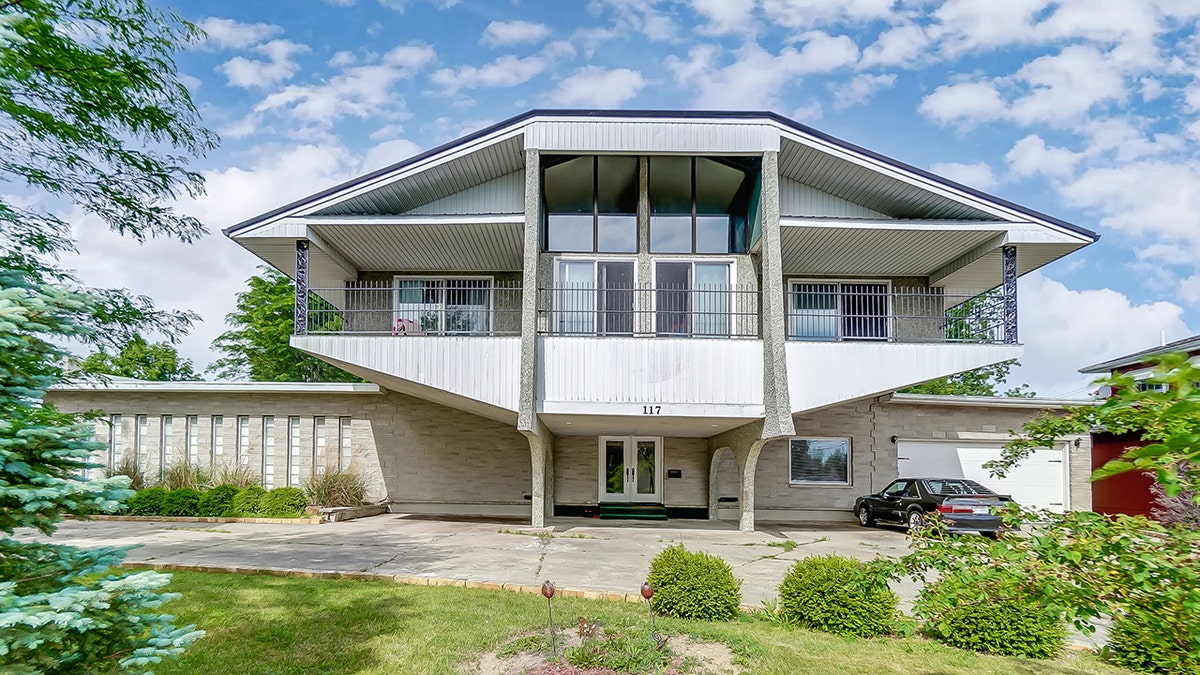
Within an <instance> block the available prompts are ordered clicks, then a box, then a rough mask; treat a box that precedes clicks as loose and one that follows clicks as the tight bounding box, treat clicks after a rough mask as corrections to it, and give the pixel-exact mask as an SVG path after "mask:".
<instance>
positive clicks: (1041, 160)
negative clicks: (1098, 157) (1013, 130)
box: [1004, 135, 1083, 177]
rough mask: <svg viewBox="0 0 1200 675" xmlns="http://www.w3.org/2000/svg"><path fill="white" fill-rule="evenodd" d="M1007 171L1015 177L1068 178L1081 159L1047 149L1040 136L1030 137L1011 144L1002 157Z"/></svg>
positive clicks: (1062, 149)
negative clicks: (1006, 164) (1007, 168)
mask: <svg viewBox="0 0 1200 675" xmlns="http://www.w3.org/2000/svg"><path fill="white" fill-rule="evenodd" d="M1004 159H1005V160H1006V161H1007V162H1008V167H1009V169H1010V170H1011V171H1012V172H1013V173H1014V174H1015V175H1017V176H1035V175H1038V174H1041V175H1044V176H1050V177H1064V176H1069V175H1070V174H1072V173H1073V172H1074V170H1075V165H1076V164H1078V163H1079V161H1080V160H1082V159H1083V155H1082V153H1076V152H1071V151H1070V150H1067V149H1066V148H1056V147H1049V146H1047V145H1046V141H1044V140H1042V137H1041V136H1037V135H1030V136H1026V137H1025V138H1022V139H1021V140H1019V141H1017V142H1016V143H1015V144H1013V146H1012V149H1011V150H1009V151H1008V153H1007V154H1005V155H1004Z"/></svg>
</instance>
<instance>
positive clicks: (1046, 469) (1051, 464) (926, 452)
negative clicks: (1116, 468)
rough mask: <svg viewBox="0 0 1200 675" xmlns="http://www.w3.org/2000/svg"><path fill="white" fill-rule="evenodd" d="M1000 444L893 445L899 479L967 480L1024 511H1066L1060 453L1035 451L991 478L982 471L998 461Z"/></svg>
mask: <svg viewBox="0 0 1200 675" xmlns="http://www.w3.org/2000/svg"><path fill="white" fill-rule="evenodd" d="M1002 445H1003V444H1002V443H980V442H963V441H905V440H899V441H897V442H896V449H897V453H898V460H899V463H898V468H899V473H900V476H901V477H905V478H915V477H918V476H937V477H942V478H969V479H971V480H973V481H976V482H978V483H982V484H983V485H986V486H988V487H989V488H991V489H992V490H995V491H996V492H999V493H1000V494H1005V495H1012V498H1013V499H1014V500H1016V502H1017V503H1018V504H1021V505H1022V506H1025V507H1030V508H1038V509H1047V510H1050V511H1054V512H1057V513H1062V512H1063V511H1064V510H1066V509H1067V508H1069V507H1070V504H1069V503H1068V492H1067V465H1066V462H1065V461H1064V460H1065V456H1064V451H1063V450H1062V449H1053V448H1043V449H1041V450H1037V451H1035V452H1034V453H1033V454H1032V455H1030V456H1029V457H1028V458H1027V459H1025V461H1023V462H1021V464H1019V465H1018V466H1017V467H1016V468H1014V469H1012V470H1011V471H1009V472H1008V475H1006V476H1005V477H1004V478H993V477H992V475H991V473H989V471H988V470H987V469H985V468H984V467H983V465H984V464H985V463H987V462H990V461H993V460H996V459H1000V448H1001V446H1002Z"/></svg>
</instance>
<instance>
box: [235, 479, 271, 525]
mask: <svg viewBox="0 0 1200 675" xmlns="http://www.w3.org/2000/svg"><path fill="white" fill-rule="evenodd" d="M265 494H267V491H266V490H264V489H263V488H262V486H261V485H247V486H246V487H244V488H242V489H241V490H238V493H237V494H236V495H234V496H233V500H232V501H231V502H230V503H229V515H231V516H237V517H239V518H251V517H253V516H255V515H256V514H257V513H258V508H259V502H261V501H262V498H263V495H265Z"/></svg>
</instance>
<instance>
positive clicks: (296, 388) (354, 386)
mask: <svg viewBox="0 0 1200 675" xmlns="http://www.w3.org/2000/svg"><path fill="white" fill-rule="evenodd" d="M50 391H55V392H57V391H63V392H66V391H88V392H106V393H114V394H116V393H127V394H128V393H153V394H159V393H162V394H166V393H171V394H215V393H228V394H381V393H383V389H381V388H380V387H379V385H377V384H372V383H370V382H208V381H194V382H159V381H151V380H137V379H134V378H130V377H106V378H104V381H101V380H90V381H86V382H84V381H78V382H69V383H63V384H56V385H54V386H52V387H50Z"/></svg>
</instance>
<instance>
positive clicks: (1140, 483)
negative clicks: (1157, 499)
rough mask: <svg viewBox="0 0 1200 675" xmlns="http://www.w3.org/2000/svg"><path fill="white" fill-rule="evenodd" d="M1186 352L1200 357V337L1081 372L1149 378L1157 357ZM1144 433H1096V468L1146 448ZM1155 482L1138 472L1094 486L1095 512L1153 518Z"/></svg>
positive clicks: (1127, 356)
mask: <svg viewBox="0 0 1200 675" xmlns="http://www.w3.org/2000/svg"><path fill="white" fill-rule="evenodd" d="M1175 352H1185V353H1187V355H1188V356H1191V357H1196V356H1200V335H1193V336H1192V337H1188V338H1184V339H1182V340H1176V341H1175V342H1170V343H1167V344H1165V345H1162V346H1161V347H1154V348H1151V349H1146V350H1143V351H1140V352H1135V353H1133V354H1128V355H1126V356H1122V357H1120V358H1116V359H1112V360H1110V361H1105V362H1104V363H1097V364H1096V365H1093V366H1088V367H1087V368H1083V369H1081V370H1080V371H1079V372H1081V373H1085V374H1095V375H1109V374H1118V373H1119V374H1124V375H1130V376H1132V377H1134V378H1137V377H1138V376H1139V375H1142V374H1143V373H1144V374H1146V375H1149V374H1150V372H1151V369H1152V367H1153V366H1152V364H1151V361H1152V360H1153V358H1154V357H1156V356H1161V355H1163V354H1171V353H1175ZM1146 443H1147V442H1146V441H1143V440H1142V439H1141V436H1140V434H1137V433H1131V434H1112V433H1108V432H1107V431H1096V432H1093V433H1092V469H1093V470H1094V469H1098V468H1100V467H1101V466H1104V464H1106V463H1107V462H1108V461H1109V460H1111V459H1115V458H1117V457H1120V456H1121V455H1122V454H1124V453H1125V451H1126V450H1128V449H1129V448H1134V447H1140V446H1143V445H1146ZM1152 485H1154V479H1153V478H1151V477H1150V476H1149V475H1147V474H1145V473H1141V472H1137V471H1129V472H1126V473H1123V474H1119V475H1116V476H1112V477H1110V478H1105V479H1103V480H1099V481H1096V482H1094V483H1092V510H1093V511H1096V512H1097V513H1109V514H1115V513H1124V514H1128V515H1134V516H1146V517H1151V514H1150V509H1151V507H1152V506H1153V505H1154V496H1153V494H1151V492H1150V487H1151V486H1152Z"/></svg>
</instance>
